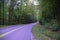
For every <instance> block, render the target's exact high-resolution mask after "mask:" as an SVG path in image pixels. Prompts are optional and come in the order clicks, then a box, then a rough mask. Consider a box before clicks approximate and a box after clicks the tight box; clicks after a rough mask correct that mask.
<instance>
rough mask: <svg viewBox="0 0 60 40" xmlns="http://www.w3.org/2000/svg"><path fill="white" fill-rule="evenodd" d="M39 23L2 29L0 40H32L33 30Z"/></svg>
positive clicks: (0, 30) (0, 29)
mask: <svg viewBox="0 0 60 40" xmlns="http://www.w3.org/2000/svg"><path fill="white" fill-rule="evenodd" d="M37 23H38V22H36V23H31V24H25V25H13V26H8V27H4V28H0V40H32V39H31V33H32V32H31V30H32V27H34V25H36V24H37Z"/></svg>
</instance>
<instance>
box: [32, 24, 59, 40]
mask: <svg viewBox="0 0 60 40" xmlns="http://www.w3.org/2000/svg"><path fill="white" fill-rule="evenodd" d="M32 32H33V34H34V35H35V37H36V38H37V39H38V40H46V38H45V36H48V37H49V38H51V39H56V40H60V35H58V34H56V33H54V32H52V31H48V30H46V29H45V28H43V27H42V26H41V25H40V24H37V25H36V26H35V27H33V29H32ZM44 35H45V36H44Z"/></svg>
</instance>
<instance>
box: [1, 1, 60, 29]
mask: <svg viewBox="0 0 60 40" xmlns="http://www.w3.org/2000/svg"><path fill="white" fill-rule="evenodd" d="M37 2H38V5H34V4H33V2H30V3H29V0H10V1H9V0H0V24H1V25H3V24H5V25H8V24H22V23H24V24H25V23H32V22H36V21H39V22H40V24H41V25H46V27H47V28H51V29H52V30H57V29H58V28H60V27H59V26H60V15H59V13H60V12H59V1H58V0H38V1H37ZM48 26H50V27H48Z"/></svg>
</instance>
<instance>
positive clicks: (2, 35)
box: [0, 26, 24, 38]
mask: <svg viewBox="0 0 60 40" xmlns="http://www.w3.org/2000/svg"><path fill="white" fill-rule="evenodd" d="M22 28H24V26H23V27H19V28H17V29H14V30H11V31H9V32H6V33H4V34H1V35H0V38H1V37H4V36H6V35H8V34H10V33H12V32H14V31H16V30H19V29H22Z"/></svg>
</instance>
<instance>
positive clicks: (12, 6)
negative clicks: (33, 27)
mask: <svg viewBox="0 0 60 40" xmlns="http://www.w3.org/2000/svg"><path fill="white" fill-rule="evenodd" d="M28 1H29V0H20V1H18V0H10V1H9V0H8V1H7V0H3V1H2V0H0V24H22V23H31V22H36V21H37V19H36V17H35V14H36V13H35V12H34V5H33V4H31V5H29V3H28ZM31 6H32V7H31Z"/></svg>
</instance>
